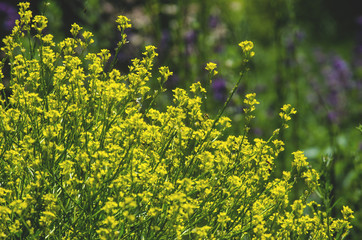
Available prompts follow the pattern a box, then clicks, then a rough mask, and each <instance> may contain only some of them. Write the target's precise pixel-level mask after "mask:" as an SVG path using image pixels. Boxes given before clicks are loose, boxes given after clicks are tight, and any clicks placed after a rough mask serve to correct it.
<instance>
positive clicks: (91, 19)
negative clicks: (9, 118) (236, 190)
mask: <svg viewBox="0 0 362 240" xmlns="http://www.w3.org/2000/svg"><path fill="white" fill-rule="evenodd" d="M17 2H18V1H0V16H1V17H0V36H1V38H3V37H4V36H5V35H7V34H9V33H10V31H11V29H12V27H13V25H14V21H15V19H17V18H18V16H17V7H16V4H17ZM30 3H31V9H32V10H33V12H34V14H44V15H46V16H47V17H48V19H49V27H48V29H47V30H46V31H47V32H49V33H52V34H53V35H54V36H55V40H58V41H59V40H61V39H63V38H64V37H69V36H70V33H69V29H70V25H71V24H72V23H74V22H77V23H79V24H80V25H82V26H83V27H84V29H86V30H89V31H92V32H93V33H94V35H95V44H94V45H93V48H94V51H98V50H99V49H101V48H108V49H110V50H111V51H112V53H113V57H117V60H118V68H119V69H120V70H122V71H124V72H126V71H127V70H128V68H127V66H128V64H129V63H130V60H131V59H132V58H135V57H139V56H141V52H142V51H143V50H144V46H145V45H148V44H153V45H155V46H156V47H157V48H158V50H157V51H158V53H159V58H158V60H157V61H158V62H157V64H156V65H157V66H161V65H167V66H169V67H170V69H171V71H173V72H174V76H173V77H172V78H171V79H170V80H169V81H168V82H167V83H166V86H167V88H168V89H169V90H172V89H174V88H175V87H183V88H185V87H188V86H190V85H191V84H192V83H193V82H196V81H201V83H202V84H204V86H205V87H207V88H210V89H208V90H209V94H208V96H207V99H205V102H206V103H205V109H206V111H208V113H209V114H211V115H213V114H216V112H217V109H218V108H220V107H221V106H222V105H223V103H224V101H225V100H226V98H227V96H228V93H229V91H230V90H231V89H232V87H233V85H234V84H235V82H236V81H237V79H238V75H239V66H240V64H241V57H240V50H239V47H238V46H237V44H238V43H239V42H240V41H243V40H251V41H253V42H254V44H255V52H256V55H255V57H254V59H253V62H252V65H251V66H252V67H251V71H250V72H249V73H248V74H247V76H246V77H245V78H244V80H243V82H242V84H241V86H239V89H238V91H237V94H236V95H235V96H234V98H233V100H232V102H231V104H230V106H229V107H228V109H227V113H226V114H227V115H228V116H229V117H230V118H232V120H233V127H232V129H230V133H232V134H241V133H242V131H243V129H244V124H243V105H242V99H243V97H244V96H245V94H246V93H249V92H256V93H257V99H258V100H259V101H260V102H261V104H260V105H258V108H257V110H256V118H255V121H254V122H253V124H252V126H251V127H252V128H251V132H250V135H251V137H262V138H264V139H265V138H268V137H269V136H270V135H271V134H272V132H273V130H274V129H276V128H278V127H279V126H280V121H279V120H278V112H279V110H280V108H281V107H282V106H283V104H284V103H290V104H292V105H293V106H294V107H296V109H297V111H298V114H297V115H296V116H295V117H294V119H293V121H292V124H291V126H290V128H289V129H287V130H286V131H283V132H282V134H281V137H282V140H283V141H285V143H286V151H285V152H284V154H282V155H281V156H280V158H279V159H278V160H277V163H276V165H277V168H278V171H279V172H281V171H282V170H283V169H286V168H288V167H289V165H290V160H291V156H290V153H291V152H293V151H296V150H298V149H300V150H303V151H304V152H305V154H306V155H307V157H308V158H309V161H310V163H311V165H312V166H313V167H314V168H317V169H320V171H321V172H322V181H327V182H330V183H331V184H332V185H333V189H331V191H330V192H329V193H328V195H329V196H330V197H331V201H332V204H334V203H335V204H336V205H335V206H336V207H335V209H336V210H334V211H333V212H332V215H334V216H337V215H338V214H339V213H338V212H339V210H340V209H341V206H342V205H349V206H350V207H351V208H352V209H353V210H354V211H355V221H354V222H353V224H354V229H353V230H352V231H351V234H350V235H349V236H348V239H360V238H359V236H361V235H362V210H361V206H362V201H361V200H362V197H361V196H362V154H361V152H362V134H361V133H362V132H361V131H359V130H358V129H357V127H358V126H359V124H362V8H360V7H359V6H360V0H346V1H343V2H342V1H337V0H329V1H327V0H304V1H302V0H253V1H250V0H249V1H248V0H173V1H171V0H147V1H146V0H143V1H141V0H119V1H111V0H109V1H107V0H85V1H80V0H52V1H50V0H49V1H40V0H39V1H30ZM120 14H122V15H125V16H127V17H129V18H130V19H131V22H132V25H133V26H132V29H130V30H129V31H128V32H127V34H128V39H129V41H130V43H129V44H127V45H126V47H124V48H123V49H122V50H121V52H120V54H119V55H118V56H114V49H115V47H116V44H117V41H118V40H119V37H120V36H119V34H118V32H117V31H116V27H115V23H114V20H115V18H116V17H117V16H118V15H120ZM0 56H1V57H2V55H0ZM210 61H213V62H215V63H217V64H218V70H219V75H217V76H216V77H215V78H214V79H213V83H212V85H210V86H208V84H207V81H208V75H207V74H208V73H207V71H206V70H205V69H204V68H205V65H206V63H207V62H210ZM5 81H6V79H5ZM153 84H155V85H153ZM155 86H156V82H154V83H152V82H151V87H155ZM170 99H171V91H167V92H166V93H165V94H164V95H163V96H161V97H160V99H159V102H158V106H159V108H161V109H162V108H164V107H165V106H166V105H167V104H169V103H170ZM215 106H216V107H215ZM323 159H329V160H328V161H323Z"/></svg>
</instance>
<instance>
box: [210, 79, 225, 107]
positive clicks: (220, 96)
mask: <svg viewBox="0 0 362 240" xmlns="http://www.w3.org/2000/svg"><path fill="white" fill-rule="evenodd" d="M212 89H213V92H214V98H215V99H216V100H218V101H225V100H226V92H227V89H226V82H225V79H223V78H217V79H215V80H214V81H213V83H212Z"/></svg>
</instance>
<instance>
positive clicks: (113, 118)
mask: <svg viewBox="0 0 362 240" xmlns="http://www.w3.org/2000/svg"><path fill="white" fill-rule="evenodd" d="M19 8H20V10H19V15H20V19H19V20H17V21H16V24H15V27H14V29H13V31H12V33H11V34H10V35H9V36H7V37H5V38H4V40H3V43H4V46H3V47H2V48H1V50H2V51H3V52H4V54H5V55H6V58H4V59H3V61H2V65H1V66H2V68H4V66H5V65H6V64H4V63H6V61H8V62H9V65H10V74H9V76H8V77H9V80H10V89H11V95H10V96H9V97H8V98H5V97H2V98H1V100H0V101H1V105H0V237H1V238H3V239H17V238H24V239H39V238H50V239H58V238H65V239H243V238H244V239H250V238H253V239H272V238H275V239H289V238H300V239H304V238H305V239H309V238H314V239H328V238H331V237H341V236H342V237H343V236H345V235H346V234H347V233H348V230H349V229H350V228H351V225H350V222H349V221H350V219H351V218H353V215H352V214H353V212H352V210H351V209H349V208H348V207H344V208H343V210H342V214H343V216H344V217H343V219H333V218H331V217H329V216H328V215H327V213H326V212H325V211H322V209H321V207H320V205H319V204H318V203H316V202H309V201H308V197H309V196H310V195H311V194H312V193H313V191H314V190H315V188H316V187H317V186H318V179H319V175H318V173H317V172H316V171H315V170H314V169H312V168H311V167H309V166H308V164H307V162H306V159H305V157H304V155H303V153H302V152H301V151H297V152H295V153H294V154H293V155H294V160H293V163H292V169H291V170H290V171H284V172H283V174H282V176H280V177H279V178H276V177H272V172H273V171H274V169H275V167H274V161H275V160H276V159H277V157H278V154H279V153H280V152H281V151H283V150H284V148H283V146H284V143H283V142H282V141H280V140H278V134H279V130H276V131H274V133H273V135H272V136H271V137H270V138H269V139H268V140H263V139H249V138H248V136H247V131H245V132H246V134H245V135H243V136H232V135H230V136H224V132H225V131H224V130H225V129H226V128H228V127H230V124H231V123H230V122H231V121H230V119H229V118H227V117H224V116H222V114H223V110H224V109H225V107H226V105H227V103H228V102H229V101H230V99H231V96H232V94H233V93H234V92H235V90H236V88H237V86H235V88H234V90H233V91H232V94H231V96H230V97H229V98H228V100H227V101H226V103H225V106H224V108H223V109H221V110H220V112H219V114H218V115H217V116H216V118H214V119H213V118H210V117H208V116H207V115H206V114H205V113H204V112H203V111H202V110H201V109H202V98H201V97H200V94H202V93H205V89H204V88H203V87H202V86H201V84H200V83H195V84H193V85H192V86H191V87H190V90H189V91H187V90H185V89H180V88H177V89H175V90H174V91H173V100H174V101H173V103H174V104H173V105H170V106H168V107H167V109H166V110H165V111H161V110H158V109H156V108H155V107H154V99H155V98H156V97H157V96H158V94H159V93H160V92H162V91H165V89H164V87H163V84H164V83H165V82H166V81H167V79H168V77H169V76H170V75H172V72H170V70H169V69H168V68H167V67H165V66H163V67H160V68H159V69H158V72H159V77H157V82H158V83H159V87H160V88H159V89H158V90H155V91H153V90H151V89H150V87H149V86H148V85H147V83H148V82H149V80H150V79H152V78H154V76H153V67H154V66H153V65H154V60H155V58H156V57H157V53H156V48H155V47H154V46H147V47H146V48H145V52H144V53H143V57H142V58H140V59H133V60H132V63H131V65H130V66H129V72H128V73H127V74H122V73H121V72H120V71H119V70H117V69H115V68H114V66H115V62H114V61H113V62H111V63H110V67H108V66H109V64H108V63H109V61H110V59H111V54H110V51H109V50H101V51H100V52H99V53H91V52H89V50H88V46H89V45H90V44H92V43H93V40H92V33H90V32H87V31H82V28H81V27H80V26H78V25H77V24H73V25H72V28H71V30H70V32H71V34H72V37H70V38H66V39H65V40H63V41H61V42H59V43H55V42H53V40H52V39H53V36H52V35H50V34H47V35H44V34H43V30H44V29H45V28H46V26H47V19H46V18H45V17H44V16H34V17H33V16H32V12H31V11H30V10H28V9H29V3H20V4H19ZM117 23H118V30H119V31H120V32H121V35H120V36H121V39H120V41H119V44H118V45H117V49H116V54H118V52H119V49H120V48H121V47H122V46H123V45H124V44H126V43H127V40H126V37H127V36H126V34H125V32H124V30H125V29H126V28H129V27H131V24H130V20H129V19H128V18H126V17H123V16H120V17H119V18H117ZM32 33H35V35H32ZM239 45H240V47H241V48H242V49H241V56H242V57H244V58H245V59H244V61H243V63H244V65H243V66H242V71H246V70H247V63H248V62H249V60H250V59H251V58H252V57H253V56H254V52H252V48H253V43H252V42H250V41H245V42H242V43H240V44H239ZM114 59H116V58H114ZM207 70H209V71H210V75H211V76H214V75H216V73H217V71H216V64H212V63H209V64H208V65H207ZM242 73H243V72H242ZM0 76H1V77H2V78H6V76H4V75H3V74H0ZM241 76H242V74H241ZM240 79H241V78H240ZM238 83H240V80H239V82H238ZM0 86H1V87H0V89H1V90H4V86H3V85H2V84H0ZM255 97H256V96H255V94H248V95H246V98H245V101H244V103H245V105H246V107H245V122H246V126H245V127H246V130H247V129H248V123H249V122H250V121H251V120H252V119H253V116H252V115H251V114H252V112H253V111H254V110H255V105H256V104H259V102H258V101H257V100H256V98H255ZM146 100H147V101H146ZM295 113H296V111H295V110H294V108H291V106H290V105H285V106H284V107H282V112H281V114H280V117H281V118H282V125H281V126H282V127H283V128H287V127H288V125H287V124H286V122H287V121H289V120H290V119H291V115H292V114H295ZM223 139H225V140H223ZM296 181H304V182H305V185H304V186H305V189H304V192H303V194H302V195H301V196H300V198H299V199H297V200H295V201H293V202H291V200H290V199H289V198H288V193H289V192H290V191H292V189H293V185H294V184H295V183H296Z"/></svg>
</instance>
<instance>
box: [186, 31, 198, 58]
mask: <svg viewBox="0 0 362 240" xmlns="http://www.w3.org/2000/svg"><path fill="white" fill-rule="evenodd" d="M184 39H185V43H186V54H187V55H191V54H192V53H193V51H194V48H195V44H196V41H197V32H196V31H195V30H190V31H188V32H186V34H185V37H184Z"/></svg>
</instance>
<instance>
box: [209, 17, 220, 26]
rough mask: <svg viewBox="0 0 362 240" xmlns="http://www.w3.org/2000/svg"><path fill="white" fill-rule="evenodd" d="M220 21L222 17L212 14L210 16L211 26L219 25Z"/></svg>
mask: <svg viewBox="0 0 362 240" xmlns="http://www.w3.org/2000/svg"><path fill="white" fill-rule="evenodd" d="M219 23H220V19H219V18H218V16H215V15H211V16H210V17H209V27H210V28H216V27H217V25H219Z"/></svg>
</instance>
